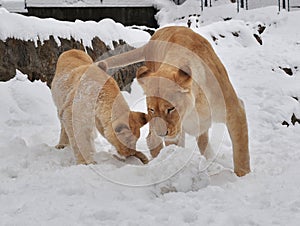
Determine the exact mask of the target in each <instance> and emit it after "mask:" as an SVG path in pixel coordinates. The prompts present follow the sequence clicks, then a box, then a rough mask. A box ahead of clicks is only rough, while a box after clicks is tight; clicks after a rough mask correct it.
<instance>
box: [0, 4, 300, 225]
mask: <svg viewBox="0 0 300 226" xmlns="http://www.w3.org/2000/svg"><path fill="white" fill-rule="evenodd" d="M230 7H231V6H228V5H224V6H220V7H216V8H215V9H211V17H209V15H206V17H205V18H207V19H205V18H204V17H203V23H202V24H200V26H198V27H197V24H195V23H193V24H192V28H193V29H194V30H195V31H196V32H198V33H200V34H202V35H204V36H205V37H207V38H208V40H209V41H211V43H212V45H213V46H214V48H215V50H216V52H217V53H218V55H219V56H220V58H221V59H222V61H223V62H224V64H225V66H226V68H227V70H228V72H229V75H230V79H231V81H232V83H233V86H234V87H235V89H236V91H237V92H238V94H239V96H240V97H241V98H242V99H243V100H244V102H245V106H246V111H247V116H248V123H249V138H250V155H251V165H252V172H251V173H250V174H249V175H247V176H245V177H242V178H238V177H236V176H235V175H234V174H233V173H232V167H233V166H232V147H231V142H230V139H229V136H228V134H227V133H225V135H224V140H223V142H222V143H221V145H220V147H219V148H218V149H215V150H214V151H215V153H217V156H216V160H215V161H214V162H212V163H211V164H210V163H209V162H208V161H206V160H205V159H203V158H202V157H201V156H200V154H199V153H198V150H197V148H196V142H195V141H194V140H193V139H192V138H191V137H187V147H186V148H184V149H183V148H179V147H175V146H170V147H168V148H166V149H164V150H163V151H162V153H161V155H159V157H158V158H157V159H154V160H153V161H152V162H151V163H150V164H149V166H147V167H146V166H142V165H140V164H139V163H138V162H137V161H136V160H135V159H129V160H127V161H126V162H125V164H124V163H122V162H120V161H118V160H115V159H113V158H111V153H112V152H113V150H112V148H111V145H110V144H108V143H107V142H106V141H105V140H104V139H103V138H101V137H100V136H99V137H98V138H97V140H96V147H97V151H98V152H97V154H96V159H97V160H98V164H97V165H95V166H82V165H75V164H74V158H73V155H72V152H71V150H70V149H69V148H65V149H63V150H56V149H55V148H54V146H55V145H56V144H57V141H58V136H59V122H58V119H57V116H56V109H55V106H54V104H53V101H52V99H51V94H50V90H49V89H48V88H47V86H46V85H45V84H43V83H42V82H39V81H36V82H33V83H31V82H29V81H28V80H27V79H26V76H25V75H23V74H22V73H20V72H17V73H16V77H15V78H14V79H12V80H10V81H8V82H0V96H1V98H0V105H1V108H0V216H1V218H0V222H1V223H0V224H1V225H237V226H238V225H263V226H266V225H295V226H296V225H299V222H300V189H299V188H300V173H299V172H300V145H299V141H300V139H299V137H300V124H298V123H296V124H295V125H292V123H291V116H292V114H293V113H294V114H295V115H296V116H297V117H298V118H300V103H299V100H300V71H299V70H300V27H299V26H298V21H299V20H300V12H291V13H287V12H281V13H280V14H278V13H277V7H275V6H274V7H268V8H261V9H256V10H250V11H242V12H241V13H240V14H238V15H236V14H235V13H234V9H233V8H232V9H231V8H230ZM233 7H234V6H233ZM226 11H227V12H228V13H229V14H228V17H233V19H232V20H229V21H223V20H222V19H220V20H216V19H215V18H217V15H221V14H222V16H227V15H226V13H225V14H224V12H226ZM0 17H1V19H0V25H1V26H4V25H3V24H5V23H3V22H2V21H3V19H7V18H10V19H9V20H8V21H9V22H10V27H11V26H13V25H14V24H13V23H14V18H17V16H15V15H14V14H8V13H7V12H3V11H1V12H0ZM22 18H23V17H22ZM31 19H32V21H33V24H35V25H36V24H39V28H36V29H37V30H38V29H40V30H43V29H44V28H43V25H45V24H48V23H49V20H43V21H45V22H44V24H43V22H36V20H37V19H34V18H31ZM173 19H174V18H170V17H169V23H172V24H176V23H177V24H185V22H184V21H177V20H175V22H174V20H173ZM23 22H24V23H28V22H26V19H25V18H23V20H21V19H20V20H17V23H16V25H15V26H21V25H22V23H23ZM100 23H101V22H100ZM110 23H111V25H112V26H113V29H115V33H116V34H118V35H120V37H121V36H122V37H123V38H124V39H125V38H126V37H127V36H128V35H127V33H128V32H136V31H132V30H131V29H129V28H124V27H122V26H119V25H118V26H115V25H113V22H110ZM75 24H76V23H75ZM167 24H168V21H167V18H166V17H165V21H164V25H167ZM259 24H261V25H265V26H266V29H265V31H264V32H263V33H262V34H261V38H262V41H263V45H260V44H259V43H258V42H257V41H256V40H255V39H254V37H253V34H254V33H257V27H258V25H259ZM55 25H56V27H58V28H57V29H59V27H60V26H62V27H63V26H65V25H64V24H63V23H59V22H55ZM69 25H70V27H71V26H73V25H72V23H69ZM85 25H86V26H89V23H82V28H83V27H84V26H85ZM1 26H0V28H1V30H0V31H1V35H3V34H4V33H5V34H6V35H9V34H12V35H14V34H13V33H9V32H6V31H7V29H9V28H10V27H8V28H6V29H2V28H3V27H1ZM74 26H75V25H74ZM63 28H65V27H63ZM123 29H126V32H127V33H126V34H125V31H124V30H123ZM62 30H63V29H62ZM10 31H11V32H13V29H11V30H10ZM48 31H49V30H48ZM48 31H47V32H48ZM76 31H77V30H74V32H76ZM3 32H4V33H3ZM49 32H51V31H49ZM55 32H56V30H55ZM78 32H80V31H78ZM85 32H86V33H88V32H89V30H88V29H86V30H85ZM91 32H95V31H91ZM102 32H103V33H105V32H104V31H102ZM139 32H140V33H138V35H136V38H137V40H136V42H140V41H141V40H144V41H147V40H148V38H149V36H148V35H146V34H143V33H142V32H141V31H139ZM34 34H36V33H34ZM34 34H28V36H30V35H32V36H35V35H34ZM92 34H93V33H92ZM101 34H102V33H101ZM130 34H134V33H130ZM135 34H137V33H135ZM88 35H89V34H86V36H85V37H89V36H88ZM109 35H111V34H109ZM28 36H25V38H26V37H28ZM212 36H214V38H212ZM1 37H3V36H1ZM78 37H79V34H78ZM109 37H111V38H113V36H109ZM130 37H132V39H130V41H131V42H134V41H135V40H134V35H133V36H130ZM105 41H106V42H107V44H110V41H111V40H109V38H107V39H106V40H105ZM280 68H291V70H292V72H293V75H292V76H290V75H287V74H286V73H285V72H284V71H283V70H282V69H280ZM132 90H133V91H132V93H131V94H130V95H129V94H124V96H125V97H126V98H127V100H128V102H129V104H130V106H131V107H132V108H136V109H143V108H145V107H144V102H143V101H144V98H143V95H142V91H141V88H140V87H139V86H138V84H136V83H134V84H133V87H132ZM297 99H298V100H297ZM283 121H286V122H288V123H289V127H287V126H283V125H281V123H282V122H283ZM146 130H147V128H143V135H142V139H141V140H140V141H139V143H138V147H139V149H142V150H146V149H147V148H146V145H145V140H144V137H145V136H146V132H147V131H146ZM212 139H213V141H212V142H214V141H215V140H216V139H218V137H212ZM146 153H147V152H146ZM178 171H179V172H178ZM176 172H177V173H176ZM175 173H176V175H174V174H175ZM167 178H169V179H167ZM165 179H167V180H165ZM160 181H163V182H162V183H158V182H160ZM155 182H157V183H155Z"/></svg>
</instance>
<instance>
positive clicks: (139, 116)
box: [129, 111, 148, 128]
mask: <svg viewBox="0 0 300 226" xmlns="http://www.w3.org/2000/svg"><path fill="white" fill-rule="evenodd" d="M129 120H130V122H135V123H136V125H138V127H139V128H141V127H143V126H144V125H145V124H147V123H148V115H147V114H145V113H143V112H135V111H130V115H129Z"/></svg>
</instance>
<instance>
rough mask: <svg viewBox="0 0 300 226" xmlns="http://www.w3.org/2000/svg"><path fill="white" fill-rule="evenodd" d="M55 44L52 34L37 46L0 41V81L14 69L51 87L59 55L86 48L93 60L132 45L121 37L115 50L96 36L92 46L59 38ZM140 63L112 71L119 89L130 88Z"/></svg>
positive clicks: (126, 49)
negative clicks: (127, 43) (67, 51)
mask: <svg viewBox="0 0 300 226" xmlns="http://www.w3.org/2000/svg"><path fill="white" fill-rule="evenodd" d="M58 39H59V40H60V43H61V44H60V45H58V44H57V42H56V41H55V39H54V37H53V36H50V37H49V39H48V40H45V41H43V43H42V42H40V41H38V42H37V45H36V44H35V43H34V42H33V41H24V40H20V39H15V38H7V39H6V40H5V41H2V40H0V81H8V80H9V79H11V78H13V77H14V76H15V74H16V69H18V70H19V71H21V72H22V73H24V74H27V75H28V78H29V80H30V81H34V80H42V81H43V82H46V83H47V85H48V86H49V87H50V85H51V81H52V79H53V76H54V73H55V67H56V62H57V59H58V57H59V55H60V54H61V53H62V52H64V51H66V50H69V49H81V50H84V49H86V52H87V53H88V54H89V55H90V56H91V57H92V59H93V60H96V59H98V58H100V56H101V55H102V54H103V53H107V54H106V55H108V56H110V55H114V54H118V53H120V52H124V51H128V50H130V49H132V47H130V46H128V45H126V43H124V42H123V41H122V40H120V41H118V42H113V44H114V47H115V50H114V51H111V50H110V48H109V47H108V46H106V45H105V43H103V42H102V41H101V40H100V39H99V38H98V37H95V38H94V39H93V40H92V47H85V48H84V46H83V44H82V42H80V41H76V40H75V39H73V38H70V39H64V38H59V37H58ZM138 66H139V65H138V64H135V65H131V66H128V67H125V68H122V69H120V70H116V71H113V72H111V73H113V77H114V78H115V79H116V81H117V82H118V84H119V86H120V88H121V89H122V90H127V91H130V84H131V82H132V80H133V79H134V77H135V72H136V69H137V67H138Z"/></svg>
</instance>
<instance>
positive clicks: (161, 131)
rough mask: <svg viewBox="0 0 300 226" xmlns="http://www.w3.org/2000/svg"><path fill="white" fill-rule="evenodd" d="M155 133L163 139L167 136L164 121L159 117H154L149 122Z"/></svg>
mask: <svg viewBox="0 0 300 226" xmlns="http://www.w3.org/2000/svg"><path fill="white" fill-rule="evenodd" d="M150 123H151V124H152V126H153V128H154V130H155V132H156V134H157V135H158V136H160V137H165V136H167V135H168V128H167V124H166V122H165V120H163V119H162V118H159V117H155V118H153V119H152V120H151V122H150Z"/></svg>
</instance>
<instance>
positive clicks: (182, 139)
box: [165, 131, 185, 148]
mask: <svg viewBox="0 0 300 226" xmlns="http://www.w3.org/2000/svg"><path fill="white" fill-rule="evenodd" d="M171 144H175V145H177V146H180V147H183V148H184V146H185V132H183V131H181V132H180V133H179V134H178V136H177V138H175V139H172V140H168V139H165V145H166V146H168V145H171Z"/></svg>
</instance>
